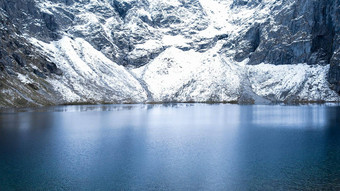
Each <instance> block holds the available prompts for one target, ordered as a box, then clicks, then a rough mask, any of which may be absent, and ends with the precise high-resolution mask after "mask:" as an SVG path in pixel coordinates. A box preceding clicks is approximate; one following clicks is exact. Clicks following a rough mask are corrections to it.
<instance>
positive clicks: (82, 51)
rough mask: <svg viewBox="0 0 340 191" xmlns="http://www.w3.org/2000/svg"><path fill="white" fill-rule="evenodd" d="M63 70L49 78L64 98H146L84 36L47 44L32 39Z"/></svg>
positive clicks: (133, 81)
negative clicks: (61, 72) (58, 74)
mask: <svg viewBox="0 0 340 191" xmlns="http://www.w3.org/2000/svg"><path fill="white" fill-rule="evenodd" d="M31 41H32V43H33V44H35V45H36V46H37V47H40V48H41V51H44V52H46V54H47V55H49V57H50V58H51V60H52V61H53V62H55V63H56V64H57V66H58V67H59V68H60V69H61V70H62V71H63V75H62V76H61V77H59V76H54V78H50V79H48V80H47V81H49V82H50V83H51V84H53V86H54V88H55V90H56V91H58V92H60V93H61V94H62V95H63V96H64V100H65V101H66V102H89V101H93V102H128V103H130V102H145V101H146V91H145V90H144V89H143V88H142V86H141V85H140V84H139V82H138V81H137V80H136V79H135V78H134V77H133V76H132V75H131V74H130V73H129V72H128V71H127V70H125V68H124V67H123V66H119V65H117V64H115V63H113V62H112V61H111V60H109V59H108V58H107V57H105V56H104V55H103V54H102V53H101V52H99V51H97V50H96V49H94V48H93V47H92V46H91V45H90V44H89V43H88V42H86V41H84V40H83V39H80V38H77V39H74V40H72V39H70V38H68V37H64V38H62V39H61V40H59V41H57V42H52V43H50V44H47V43H44V42H41V41H38V40H36V39H32V40H31Z"/></svg>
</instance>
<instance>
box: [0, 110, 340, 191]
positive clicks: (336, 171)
mask: <svg viewBox="0 0 340 191" xmlns="http://www.w3.org/2000/svg"><path fill="white" fill-rule="evenodd" d="M320 189H322V190H340V107H339V106H338V105H335V104H334V105H330V104H329V105H303V106H284V105H265V106H257V105H254V106H241V105H228V104H226V105H225V104H217V105H207V104H171V105H105V106H60V107H51V108H42V109H37V110H30V109H27V110H24V111H19V112H18V111H11V110H10V111H2V112H1V113H0V190H1V191H4V190H320Z"/></svg>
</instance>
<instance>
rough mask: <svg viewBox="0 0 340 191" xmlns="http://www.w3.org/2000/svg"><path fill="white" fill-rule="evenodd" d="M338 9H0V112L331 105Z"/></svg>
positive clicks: (55, 5) (103, 0)
mask: <svg viewBox="0 0 340 191" xmlns="http://www.w3.org/2000/svg"><path fill="white" fill-rule="evenodd" d="M339 6H340V1H339V0H336V1H331V0H329V1H328V0H327V1H322V2H320V1H316V0H313V1H308V0H298V1H292V0H284V1H275V0H262V1H261V0H248V1H247V0H233V1H222V0H209V1H203V0H201V1H190V0H181V1H180V0H171V1H165V0H164V1H163V0H162V1H147V0H83V1H75V0H29V1H23V0H18V1H15V2H7V1H4V0H0V8H1V9H0V10H1V11H0V15H1V18H3V19H2V23H1V28H0V31H1V32H3V31H7V32H8V31H9V32H8V33H10V34H12V36H15V38H14V37H13V38H12V39H10V40H2V41H1V45H2V46H1V50H0V51H1V52H0V69H1V72H0V73H1V74H0V75H1V78H2V79H3V80H2V81H3V83H2V84H7V85H2V86H0V95H1V99H0V105H1V106H3V107H13V106H14V107H18V106H19V107H21V106H39V105H54V104H63V103H77V102H78V103H85V102H87V103H146V102H238V103H270V102H316V101H338V100H339V93H340V68H339V67H340V66H339V63H340V43H339V42H340V33H339V30H340V24H339V23H340V22H337V21H339V20H340V8H339ZM311 10H312V11H311ZM4 21H5V22H4ZM4 33H5V32H3V33H2V36H5V34H4ZM3 38H4V37H3ZM17 39H18V40H17ZM7 41H9V42H12V44H18V45H19V46H21V47H23V48H22V49H23V50H22V53H21V54H18V53H15V52H16V51H15V50H14V49H16V50H20V49H18V48H17V47H14V48H12V49H13V51H4V50H8V47H10V45H8V43H9V42H7ZM15 42H20V43H15ZM15 46H17V45H15ZM27 50H30V52H29V53H28V52H27ZM25 51H26V52H25ZM3 52H6V54H4V53H3ZM9 52H10V53H9ZM12 52H13V53H12ZM3 55H5V56H3ZM32 55H35V57H36V58H37V59H32V57H34V56H32ZM24 62H25V63H26V64H23V63H24ZM12 66H16V67H15V68H14V69H13V67H12ZM43 100H44V101H43Z"/></svg>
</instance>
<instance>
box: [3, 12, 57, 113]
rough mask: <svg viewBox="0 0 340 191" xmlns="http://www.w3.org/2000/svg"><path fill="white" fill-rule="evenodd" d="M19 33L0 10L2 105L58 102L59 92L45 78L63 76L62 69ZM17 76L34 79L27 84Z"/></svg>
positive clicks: (21, 105)
mask: <svg viewBox="0 0 340 191" xmlns="http://www.w3.org/2000/svg"><path fill="white" fill-rule="evenodd" d="M19 34H20V31H19V30H18V29H17V28H16V26H15V25H14V24H13V23H12V21H11V19H10V17H7V16H6V14H5V13H3V12H2V11H0V36H1V38H0V81H1V83H0V106H20V107H24V106H36V105H40V104H42V105H48V104H54V103H56V100H55V99H56V98H57V97H58V93H57V92H54V91H53V88H52V86H51V85H50V84H48V83H47V82H45V81H44V79H45V78H46V77H47V76H53V75H61V74H62V73H61V70H60V69H58V68H56V65H55V64H54V63H51V62H50V61H48V58H46V57H45V56H44V55H41V54H40V53H39V52H38V51H36V50H35V49H34V48H33V45H31V44H30V43H29V42H27V40H26V39H25V38H23V37H22V36H20V35H19ZM18 75H22V76H30V79H32V80H34V81H35V82H34V81H32V82H30V83H24V82H22V81H20V80H18ZM4 98H6V99H4Z"/></svg>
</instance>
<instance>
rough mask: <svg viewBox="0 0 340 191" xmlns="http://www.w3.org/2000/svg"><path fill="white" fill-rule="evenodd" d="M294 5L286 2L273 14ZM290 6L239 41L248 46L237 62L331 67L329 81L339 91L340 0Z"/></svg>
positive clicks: (301, 0)
mask: <svg viewBox="0 0 340 191" xmlns="http://www.w3.org/2000/svg"><path fill="white" fill-rule="evenodd" d="M251 2H252V1H243V0H235V1H234V4H233V5H235V6H237V5H238V6H246V5H247V6H248V4H249V3H251ZM259 2H260V1H259ZM290 3H292V2H291V1H287V0H284V1H282V3H281V4H279V5H277V6H276V7H274V8H273V10H272V11H273V15H274V14H275V11H276V10H280V9H281V7H282V6H284V5H288V4H290ZM259 6H261V5H259ZM287 7H289V8H288V9H283V10H282V11H280V12H279V13H277V15H275V16H274V17H273V18H274V19H268V20H267V22H265V23H262V24H260V25H258V24H254V25H253V27H251V28H250V29H249V31H248V32H247V33H246V35H245V36H242V37H241V38H240V40H239V42H236V44H237V43H241V42H243V43H244V42H246V43H244V44H246V46H243V47H242V48H241V49H240V50H238V51H237V53H236V54H235V60H237V61H242V60H244V59H246V58H250V61H249V64H251V65H255V64H260V63H263V62H265V63H270V64H275V65H282V64H298V63H308V64H310V65H315V64H319V65H327V64H331V68H330V72H329V82H330V83H331V84H332V87H333V88H334V89H335V90H337V91H338V92H339V89H340V86H339V82H340V78H339V75H338V74H339V66H338V65H339V64H338V63H339V60H338V55H337V54H338V52H339V51H340V8H339V7H340V1H339V0H323V1H318V0H297V1H295V2H293V4H292V5H290V6H287Z"/></svg>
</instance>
